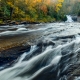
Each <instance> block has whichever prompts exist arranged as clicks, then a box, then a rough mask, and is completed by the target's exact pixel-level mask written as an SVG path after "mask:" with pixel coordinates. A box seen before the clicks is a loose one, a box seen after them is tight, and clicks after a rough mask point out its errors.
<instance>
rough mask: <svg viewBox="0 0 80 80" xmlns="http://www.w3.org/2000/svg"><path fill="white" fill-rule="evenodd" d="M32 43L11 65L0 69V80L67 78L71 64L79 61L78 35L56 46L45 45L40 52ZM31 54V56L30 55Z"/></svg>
mask: <svg viewBox="0 0 80 80" xmlns="http://www.w3.org/2000/svg"><path fill="white" fill-rule="evenodd" d="M37 49H39V46H37V45H34V46H32V47H31V49H30V51H29V52H25V53H23V54H22V56H21V57H20V58H19V60H18V61H17V63H15V64H14V65H13V66H12V67H10V68H7V69H4V70H2V71H0V80H68V79H67V78H69V76H70V75H74V73H71V74H70V73H67V71H68V70H69V68H70V66H71V65H75V64H77V63H79V61H78V55H79V52H80V37H79V36H77V37H76V39H75V40H73V41H71V42H68V43H66V44H63V45H58V46H56V47H54V46H52V45H50V46H47V47H46V48H45V49H44V51H42V52H41V53H39V54H38V53H36V54H35V55H34V56H33V54H34V52H36V50H37ZM31 55H32V57H30V56H31Z"/></svg>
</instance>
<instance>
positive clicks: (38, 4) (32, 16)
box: [0, 0, 65, 22]
mask: <svg viewBox="0 0 80 80" xmlns="http://www.w3.org/2000/svg"><path fill="white" fill-rule="evenodd" d="M63 1H64V0H58V3H56V4H55V3H54V1H52V0H44V1H42V0H1V1H0V3H1V4H0V18H1V19H2V20H3V21H4V19H5V20H7V19H11V20H23V21H24V20H25V21H29V22H53V21H55V20H65V18H64V17H65V16H64V14H63V15H62V14H59V11H60V9H61V7H62V3H63ZM55 8H56V10H57V11H56V10H55Z"/></svg>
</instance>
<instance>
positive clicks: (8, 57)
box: [0, 45, 31, 66]
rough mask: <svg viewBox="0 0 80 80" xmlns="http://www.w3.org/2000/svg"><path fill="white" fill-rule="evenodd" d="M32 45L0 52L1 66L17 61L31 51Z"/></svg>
mask: <svg viewBox="0 0 80 80" xmlns="http://www.w3.org/2000/svg"><path fill="white" fill-rule="evenodd" d="M30 47H31V46H30V45H27V46H18V47H14V48H11V49H7V50H4V51H1V52H0V66H1V65H4V64H7V63H10V62H12V61H14V60H16V59H17V58H18V57H19V56H20V55H21V54H23V53H24V52H28V51H30Z"/></svg>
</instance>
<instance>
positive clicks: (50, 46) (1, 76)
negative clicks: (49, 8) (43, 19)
mask: <svg viewBox="0 0 80 80" xmlns="http://www.w3.org/2000/svg"><path fill="white" fill-rule="evenodd" d="M68 18H69V20H70V21H69V20H67V21H66V22H61V23H46V24H45V23H43V24H42V23H41V24H34V25H33V24H31V25H15V26H9V25H7V26H0V43H1V44H0V50H1V52H2V51H4V49H8V48H10V47H11V46H12V47H15V46H17V45H18V46H19V45H23V46H25V45H26V44H27V43H28V44H31V45H30V48H29V50H28V51H24V50H22V51H23V52H22V54H21V55H20V56H19V55H18V57H17V58H16V59H15V61H14V62H13V63H12V64H11V65H10V66H7V63H4V64H3V65H2V64H1V66H0V80H80V23H78V22H73V21H72V20H71V18H70V16H68ZM19 43H20V44H19ZM14 44H15V45H14ZM10 45H11V46H10ZM13 45H14V46H13ZM12 49H13V48H12ZM26 49H27V48H26ZM26 49H25V50H26ZM12 52H13V53H10V52H9V55H8V52H7V53H6V55H7V56H8V57H10V55H12V54H14V53H15V52H17V51H12ZM4 53H5V52H3V54H1V53H0V58H2V57H4V56H5V55H4ZM17 53H18V52H17ZM15 55H17V54H15ZM5 57H6V56H5ZM14 57H15V56H14ZM5 66H6V67H5Z"/></svg>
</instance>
